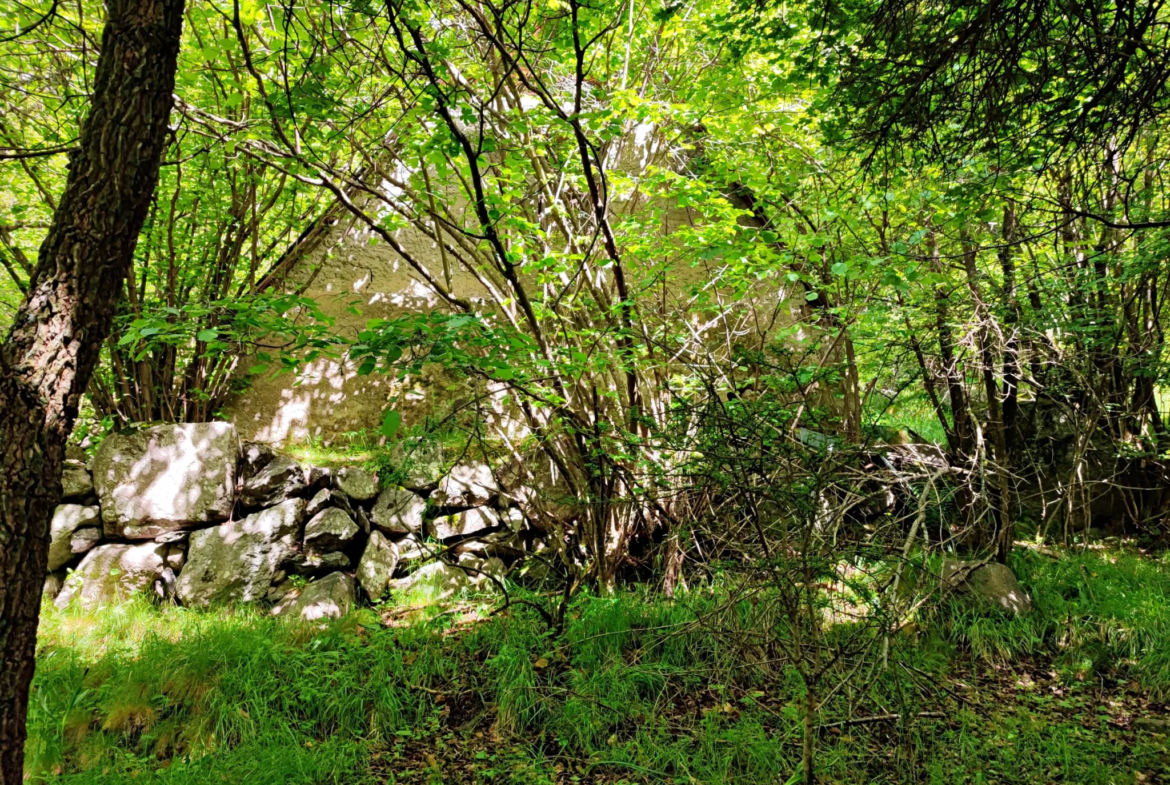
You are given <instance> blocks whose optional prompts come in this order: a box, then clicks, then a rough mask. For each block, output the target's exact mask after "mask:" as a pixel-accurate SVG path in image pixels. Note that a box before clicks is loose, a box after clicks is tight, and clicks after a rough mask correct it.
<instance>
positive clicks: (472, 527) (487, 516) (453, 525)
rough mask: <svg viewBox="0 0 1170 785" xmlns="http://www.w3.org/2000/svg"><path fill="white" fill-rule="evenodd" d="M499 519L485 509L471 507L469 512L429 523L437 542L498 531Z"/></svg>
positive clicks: (446, 516) (445, 516)
mask: <svg viewBox="0 0 1170 785" xmlns="http://www.w3.org/2000/svg"><path fill="white" fill-rule="evenodd" d="M499 526H500V519H499V518H498V517H496V514H495V513H494V512H493V511H491V510H489V509H488V508H486V507H472V508H471V509H470V510H464V511H463V512H457V513H455V514H453V515H444V516H443V517H441V518H436V519H435V520H433V521H431V530H432V532H433V533H434V536H435V539H437V540H451V539H455V538H457V537H470V536H472V535H474V534H479V533H481V532H489V531H493V530H495V529H498V528H499Z"/></svg>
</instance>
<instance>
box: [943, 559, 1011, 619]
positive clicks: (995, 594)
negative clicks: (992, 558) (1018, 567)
mask: <svg viewBox="0 0 1170 785" xmlns="http://www.w3.org/2000/svg"><path fill="white" fill-rule="evenodd" d="M942 580H943V583H944V584H946V585H947V586H950V587H951V588H953V589H954V590H955V591H957V592H960V593H962V594H966V595H969V596H970V597H971V598H973V599H974V600H975V601H976V602H978V603H980V604H982V605H984V606H988V607H994V608H999V609H1001V610H1005V611H1008V612H1010V613H1012V614H1014V615H1017V616H1019V615H1021V614H1025V613H1028V612H1029V611H1031V610H1032V598H1031V597H1029V596H1028V593H1027V592H1025V591H1024V590H1023V589H1021V588H1020V584H1019V581H1017V580H1016V576H1015V573H1013V572H1012V571H1011V569H1010V568H1009V567H1007V565H1004V564H999V563H997V562H979V561H951V560H948V561H945V562H943V568H942Z"/></svg>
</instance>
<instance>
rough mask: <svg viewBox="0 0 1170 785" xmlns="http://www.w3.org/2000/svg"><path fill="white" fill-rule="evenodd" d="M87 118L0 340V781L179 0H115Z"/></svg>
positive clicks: (146, 173) (20, 740)
mask: <svg viewBox="0 0 1170 785" xmlns="http://www.w3.org/2000/svg"><path fill="white" fill-rule="evenodd" d="M108 9H109V18H108V20H107V22H106V27H105V30H104V31H103V33H102V49H101V56H100V58H99V59H98V65H97V72H96V75H95V80H94V94H93V100H92V105H91V107H90V113H89V116H88V118H87V119H86V121H85V123H84V125H83V128H82V134H81V143H80V146H79V147H78V148H77V150H76V151H75V152H74V153H73V154H72V157H71V159H70V163H69V178H68V180H67V182H66V185H65V192H64V194H62V196H61V200H60V202H59V206H58V207H57V210H56V213H55V214H54V216H53V222H52V224H51V226H50V227H49V232H48V235H47V236H46V237H45V241H44V243H43V244H42V245H41V250H40V256H39V258H38V261H37V267H36V270H35V272H34V274H33V277H32V280H31V281H30V283H29V287H28V294H27V296H26V297H25V298H24V302H23V303H21V306H20V309H19V310H18V311H17V314H16V318H15V321H14V323H13V326H12V330H11V332H10V333H9V335H8V338H7V340H6V342H5V343H4V345H3V346H0V785H18V783H21V782H23V779H24V771H23V768H24V741H25V716H26V712H27V709H28V694H29V684H30V682H31V681H32V676H33V668H34V662H35V661H34V654H35V650H36V631H37V621H38V617H39V615H40V602H41V586H42V584H43V582H44V577H45V569H46V566H47V563H48V532H49V520H50V518H51V516H52V512H53V508H54V507H55V506H56V504H57V502H58V501H59V499H60V496H61V464H62V461H63V459H64V453H65V441H66V439H67V438H68V436H69V432H70V430H71V429H72V427H73V421H74V419H75V417H76V415H77V407H78V403H79V401H80V398H81V395H82V393H83V392H84V391H85V388H86V386H87V385H88V383H89V379H90V376H91V374H92V373H93V369H94V366H95V365H96V364H97V362H98V356H99V352H100V350H101V345H102V342H103V341H104V340H105V339H106V336H107V335H108V334H109V332H110V328H111V323H112V321H113V317H114V309H115V306H116V304H117V298H118V293H119V291H120V290H121V286H122V282H123V279H124V278H125V276H126V270H127V269H128V267H129V264H130V260H131V258H132V256H133V254H134V247H135V244H136V243H137V241H138V232H139V230H140V229H141V228H142V224H143V221H144V220H145V219H146V212H147V209H148V207H149V205H150V199H151V194H152V193H153V192H154V187H155V183H156V182H157V181H158V169H159V161H160V158H161V155H162V151H163V149H164V148H165V146H166V140H167V120H168V117H169V115H170V111H171V102H172V93H173V91H174V83H175V62H176V58H177V56H178V50H179V35H180V30H181V26H182V18H183V0H109V2H108Z"/></svg>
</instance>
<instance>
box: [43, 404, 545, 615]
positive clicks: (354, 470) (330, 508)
mask: <svg viewBox="0 0 1170 785" xmlns="http://www.w3.org/2000/svg"><path fill="white" fill-rule="evenodd" d="M83 458H84V456H83V455H80V456H79V455H73V456H71V457H70V458H69V460H68V461H67V465H66V468H65V472H64V478H63V484H64V489H65V493H64V498H63V503H62V504H61V506H59V507H58V508H57V510H56V512H55V514H54V516H53V522H52V534H51V544H50V547H49V570H50V575H49V577H48V579H47V581H46V584H45V592H46V595H47V596H48V597H49V598H51V599H52V600H53V601H54V602H56V604H57V605H58V606H65V605H67V604H69V603H71V602H77V603H80V604H82V605H83V606H86V607H92V606H94V605H98V604H101V603H109V602H116V601H119V600H122V599H125V598H126V597H128V596H130V595H131V594H134V593H138V592H152V593H154V594H155V595H156V596H158V597H159V598H163V599H167V600H172V601H176V602H179V603H181V604H183V605H187V606H193V607H202V606H207V605H211V604H214V603H240V602H263V603H268V604H271V605H272V606H273V612H274V613H277V614H282V615H290V616H299V617H301V618H305V619H315V618H320V617H324V616H338V615H341V614H343V613H345V612H346V611H347V610H348V609H349V608H350V607H351V606H352V605H353V604H354V603H355V602H358V601H360V600H363V599H368V600H377V599H380V598H382V597H383V596H384V595H385V594H386V593H387V591H388V590H391V589H393V590H395V591H397V592H403V591H413V590H419V591H423V592H425V593H428V594H430V595H432V596H436V597H439V598H445V597H449V596H452V595H454V594H457V593H458V592H460V591H462V590H464V589H466V588H469V587H472V586H480V587H485V588H490V587H491V586H493V585H494V583H495V581H497V580H498V579H500V578H502V577H503V576H504V575H505V574H506V573H507V572H508V570H509V568H510V567H512V566H513V565H515V564H517V563H518V561H519V560H520V559H522V558H523V556H524V555H525V553H526V552H528V551H529V550H531V549H532V548H533V547H534V544H535V545H537V546H542V545H543V543H542V542H538V541H539V538H540V537H541V536H542V535H540V533H539V532H536V531H535V530H533V529H532V527H531V526H530V523H529V520H528V517H527V516H526V515H525V514H524V512H523V511H522V509H521V507H519V506H517V502H516V501H515V499H516V497H517V494H515V493H511V494H510V493H505V492H502V491H501V489H500V487H499V485H498V484H497V482H496V479H495V478H494V477H493V474H492V472H491V470H490V469H489V468H488V466H487V465H485V464H475V463H465V464H458V465H456V466H454V467H453V468H452V469H451V470H450V471H449V472H447V473H445V474H443V475H442V476H441V477H438V478H437V479H435V478H434V477H428V478H425V481H424V480H420V482H418V483H414V482H413V481H412V480H408V483H410V484H409V485H408V486H407V487H386V488H381V487H379V482H378V477H377V476H376V475H375V474H373V473H371V472H368V471H366V470H364V469H361V468H358V467H343V468H340V469H336V470H330V469H326V468H321V467H315V466H302V465H300V464H298V463H297V462H296V461H294V460H292V459H291V458H288V457H286V456H283V455H279V454H277V453H276V452H274V451H273V450H272V449H271V448H270V447H268V446H266V445H263V444H256V443H244V444H243V445H241V443H240V440H239V437H238V435H237V433H236V429H235V427H234V426H233V425H231V424H230V423H223V422H213V423H192V424H181V425H178V424H176V425H158V426H153V427H148V428H140V429H136V430H132V431H128V432H124V433H119V434H112V435H110V436H108V437H107V438H106V439H105V440H104V441H103V442H102V444H101V446H100V447H99V448H98V449H97V451H96V454H95V455H94V456H93V458H92V460H91V461H90V463H89V465H88V466H87V465H86V463H85V462H84V461H83V460H82V459H83ZM440 553H442V554H443V556H444V559H443V560H442V561H439V560H436V557H437V556H438V555H439V554H440Z"/></svg>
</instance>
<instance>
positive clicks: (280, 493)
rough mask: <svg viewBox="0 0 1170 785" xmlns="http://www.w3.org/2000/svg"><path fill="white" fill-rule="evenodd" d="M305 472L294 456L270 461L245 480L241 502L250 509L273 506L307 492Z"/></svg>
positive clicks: (241, 492)
mask: <svg viewBox="0 0 1170 785" xmlns="http://www.w3.org/2000/svg"><path fill="white" fill-rule="evenodd" d="M306 487H307V485H306V483H305V472H304V470H303V469H301V467H300V465H299V464H297V462H296V461H294V460H293V459H292V458H285V457H283V456H281V457H278V458H273V459H272V460H270V461H268V462H267V463H266V464H265V465H264V468H262V469H260V470H259V471H257V472H256V473H255V474H253V475H252V476H251V477H248V478H247V479H246V480H244V484H243V487H242V488H241V489H240V504H242V505H243V506H244V507H246V508H247V509H250V510H254V509H256V508H258V507H271V506H272V505H274V504H279V503H280V502H282V501H284V500H285V499H289V498H292V497H293V496H300V495H302V494H303V493H304V492H305V489H306Z"/></svg>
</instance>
